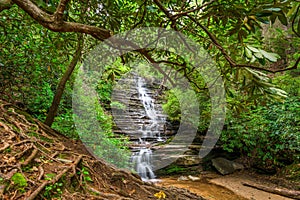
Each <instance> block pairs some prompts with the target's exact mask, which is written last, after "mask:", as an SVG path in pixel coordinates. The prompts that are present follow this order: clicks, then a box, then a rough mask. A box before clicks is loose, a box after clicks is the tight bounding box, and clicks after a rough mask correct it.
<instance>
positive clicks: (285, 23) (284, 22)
mask: <svg viewBox="0 0 300 200" xmlns="http://www.w3.org/2000/svg"><path fill="white" fill-rule="evenodd" d="M278 19H279V21H280V22H281V23H282V24H283V25H285V26H287V25H288V21H287V18H286V16H285V14H284V13H282V14H281V15H278Z"/></svg>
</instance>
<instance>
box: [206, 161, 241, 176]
mask: <svg viewBox="0 0 300 200" xmlns="http://www.w3.org/2000/svg"><path fill="white" fill-rule="evenodd" d="M212 165H213V166H214V167H215V168H216V169H217V170H218V172H220V173H221V174H222V175H227V174H232V173H233V172H235V171H236V170H239V169H243V168H244V166H243V165H241V164H239V163H236V162H233V161H230V160H227V159H225V158H215V159H212Z"/></svg>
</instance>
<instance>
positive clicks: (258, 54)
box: [253, 52, 264, 59]
mask: <svg viewBox="0 0 300 200" xmlns="http://www.w3.org/2000/svg"><path fill="white" fill-rule="evenodd" d="M253 55H254V56H255V57H256V58H258V59H263V58H264V57H263V55H262V53H261V52H255V53H254V54H253Z"/></svg>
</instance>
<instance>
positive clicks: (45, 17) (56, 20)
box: [13, 0, 112, 41]
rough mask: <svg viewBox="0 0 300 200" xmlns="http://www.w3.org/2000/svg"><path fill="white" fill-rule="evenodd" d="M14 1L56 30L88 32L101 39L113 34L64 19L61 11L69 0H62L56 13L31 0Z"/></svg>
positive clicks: (45, 24) (46, 25) (44, 24)
mask: <svg viewBox="0 0 300 200" xmlns="http://www.w3.org/2000/svg"><path fill="white" fill-rule="evenodd" d="M13 2H14V3H16V4H17V5H18V6H19V7H20V8H22V9H23V10H24V11H25V12H27V13H28V14H29V15H30V16H31V17H32V18H33V19H34V20H36V21H37V22H38V23H40V24H41V25H43V26H44V27H45V28H48V29H50V30H52V31H54V32H78V33H86V34H89V35H91V36H93V37H94V38H96V39H98V40H101V41H103V40H105V39H107V38H109V37H110V36H111V35H112V34H111V33H110V31H109V30H106V29H103V28H100V27H95V26H90V25H86V24H81V23H76V22H66V21H63V19H62V17H60V16H61V12H62V13H63V10H64V9H65V6H66V3H67V2H68V0H61V2H60V4H59V6H58V8H57V10H56V12H55V13H54V15H50V14H48V13H46V12H44V11H43V10H41V9H40V8H39V7H38V6H37V5H35V4H34V3H33V2H32V1H30V0H13Z"/></svg>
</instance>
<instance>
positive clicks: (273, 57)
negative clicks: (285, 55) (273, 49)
mask: <svg viewBox="0 0 300 200" xmlns="http://www.w3.org/2000/svg"><path fill="white" fill-rule="evenodd" d="M260 52H261V53H262V55H263V56H264V57H265V58H266V59H268V60H269V61H271V62H276V61H277V59H278V58H280V56H279V55H278V54H276V53H269V52H266V51H264V50H262V49H260Z"/></svg>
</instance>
